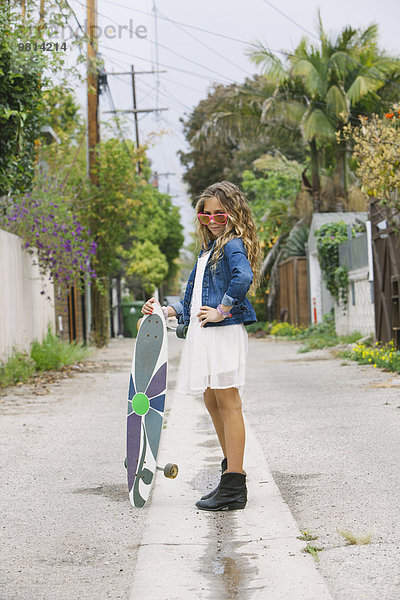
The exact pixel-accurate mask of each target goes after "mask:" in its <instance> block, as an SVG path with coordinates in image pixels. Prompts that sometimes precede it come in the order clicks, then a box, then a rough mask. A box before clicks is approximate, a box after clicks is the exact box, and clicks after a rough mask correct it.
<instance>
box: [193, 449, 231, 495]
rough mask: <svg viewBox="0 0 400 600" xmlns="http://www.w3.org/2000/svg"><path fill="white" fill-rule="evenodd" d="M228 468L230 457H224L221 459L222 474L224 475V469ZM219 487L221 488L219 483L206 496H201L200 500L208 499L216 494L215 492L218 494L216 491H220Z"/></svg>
mask: <svg viewBox="0 0 400 600" xmlns="http://www.w3.org/2000/svg"><path fill="white" fill-rule="evenodd" d="M227 468H228V459H227V458H224V459H223V460H222V461H221V475H222V473H223V472H224V471H226V470H227ZM218 489H219V484H218V485H217V487H216V488H214V489H213V491H212V492H209V493H208V494H205V495H204V496H202V497H201V498H200V500H208V498H211V496H214V494H216V493H217V492H218Z"/></svg>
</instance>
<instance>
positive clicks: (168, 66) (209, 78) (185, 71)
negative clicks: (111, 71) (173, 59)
mask: <svg viewBox="0 0 400 600" xmlns="http://www.w3.org/2000/svg"><path fill="white" fill-rule="evenodd" d="M102 48H105V49H106V50H111V52H117V53H118V54H122V55H124V56H129V57H130V58H137V59H138V60H143V61H144V62H149V63H152V62H153V61H152V60H149V59H148V58H143V57H142V56H138V55H137V54H131V53H130V52H123V51H122V50H117V49H116V48H111V47H110V46H104V45H103V46H102ZM159 65H160V67H165V68H166V69H172V70H173V71H179V72H180V73H185V74H186V75H192V77H200V78H201V79H206V80H207V81H210V80H211V81H216V82H217V83H221V84H222V85H226V83H225V82H223V81H218V80H216V79H212V78H211V77H207V75H203V74H202V73H194V72H193V71H187V70H186V69H179V68H178V67H173V66H172V65H166V64H163V63H159Z"/></svg>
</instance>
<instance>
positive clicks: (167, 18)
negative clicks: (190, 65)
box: [103, 0, 249, 44]
mask: <svg viewBox="0 0 400 600" xmlns="http://www.w3.org/2000/svg"><path fill="white" fill-rule="evenodd" d="M103 2H107V3H109V4H112V5H113V6H119V7H120V8H124V9H125V10H127V11H133V12H137V13H139V14H141V15H146V16H148V17H152V16H153V15H152V14H151V13H149V12H146V11H145V10H139V9H138V8H132V7H131V6H125V5H124V4H119V3H118V2H113V0H103ZM158 18H159V19H163V20H164V21H169V22H170V23H173V24H177V25H182V26H183V27H187V28H188V29H196V30H197V31H202V32H203V33H208V34H210V35H214V36H216V37H219V38H224V39H226V40H231V41H233V42H239V43H240V44H248V43H249V42H248V41H246V40H241V39H239V38H236V37H233V36H230V35H225V34H223V33H218V32H216V31H211V30H210V29H204V28H203V27H198V26H196V25H190V24H189V23H182V21H176V20H175V19H170V18H169V17H167V16H165V15H163V14H162V13H160V12H159V16H158Z"/></svg>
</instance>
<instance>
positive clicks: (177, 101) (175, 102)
mask: <svg viewBox="0 0 400 600" xmlns="http://www.w3.org/2000/svg"><path fill="white" fill-rule="evenodd" d="M105 58H106V59H107V60H109V61H110V62H111V63H113V64H114V65H116V66H118V67H119V66H120V65H119V64H118V63H116V62H115V61H114V60H112V59H111V58H110V57H109V56H105ZM109 75H115V76H116V77H117V78H118V79H119V81H120V82H121V83H123V84H124V85H126V86H128V87H130V85H129V83H128V82H127V81H125V80H124V79H122V78H120V76H119V75H118V74H117V73H113V72H112V71H110V72H109ZM142 84H143V85H145V86H147V87H151V86H150V85H149V84H148V83H146V82H144V81H142ZM152 89H154V87H153V88H152ZM161 95H162V96H164V98H165V100H166V101H167V102H169V103H171V102H172V103H173V104H175V109H176V110H177V111H181V110H182V109H181V108H180V107H179V106H178V105H179V104H180V105H181V106H182V107H183V108H184V109H186V110H189V111H191V110H192V108H190V107H189V106H187V105H186V104H184V103H183V102H181V101H180V100H178V99H177V98H175V97H174V96H172V95H171V94H169V92H167V91H166V90H161ZM148 96H149V94H147V95H146V98H147V97H148ZM168 96H169V97H168Z"/></svg>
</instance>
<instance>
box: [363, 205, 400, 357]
mask: <svg viewBox="0 0 400 600" xmlns="http://www.w3.org/2000/svg"><path fill="white" fill-rule="evenodd" d="M370 218H371V229H372V250H373V258H374V302H375V336H376V339H377V340H379V341H381V342H388V341H390V340H392V339H393V340H394V341H395V343H396V345H397V347H398V348H400V302H399V301H400V235H399V233H398V232H397V231H395V229H394V228H393V226H392V220H393V215H392V214H391V212H390V210H388V209H387V208H386V207H382V206H380V205H379V203H378V199H376V198H374V199H373V200H372V201H371V202H370Z"/></svg>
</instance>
